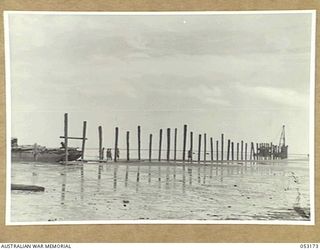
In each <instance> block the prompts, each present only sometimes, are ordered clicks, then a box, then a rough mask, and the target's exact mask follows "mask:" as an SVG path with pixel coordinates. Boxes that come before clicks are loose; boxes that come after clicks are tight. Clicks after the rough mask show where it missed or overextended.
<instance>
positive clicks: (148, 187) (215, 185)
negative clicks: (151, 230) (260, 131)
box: [11, 161, 310, 223]
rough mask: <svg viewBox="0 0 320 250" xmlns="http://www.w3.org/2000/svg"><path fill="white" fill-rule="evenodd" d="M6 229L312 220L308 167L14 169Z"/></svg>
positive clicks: (20, 166)
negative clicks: (32, 188) (22, 187)
mask: <svg viewBox="0 0 320 250" xmlns="http://www.w3.org/2000/svg"><path fill="white" fill-rule="evenodd" d="M12 183H14V184H28V185H39V186H43V187H45V191H44V192H37V193H34V192H27V191H11V222H45V223H50V222H51V221H68V222H72V221H87V220H90V221H92V220H140V221H141V220H142V221H143V220H145V221H148V220H159V222H160V223H161V220H219V221H220V220H257V221H260V220H261V221H264V220H265V221H308V220H310V200H309V169H308V161H296V162H295V161H290V162H285V161H284V162H283V163H282V162H281V163H279V162H277V163H274V164H273V163H267V164H266V163H265V164H251V163H248V164H247V165H239V166H236V165H232V166H231V165H224V166H221V165H220V166H219V165H207V166H206V165H192V166H191V165H185V166H183V165H177V166H175V165H174V164H170V165H165V164H161V165H157V164H150V165H148V164H142V165H138V163H137V164H128V165H126V164H125V163H119V164H106V163H104V164H100V165H98V164H84V165H73V166H63V165H53V164H39V163H37V164H35V163H13V164H12Z"/></svg>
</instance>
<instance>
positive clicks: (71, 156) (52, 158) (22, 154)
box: [11, 148, 82, 162]
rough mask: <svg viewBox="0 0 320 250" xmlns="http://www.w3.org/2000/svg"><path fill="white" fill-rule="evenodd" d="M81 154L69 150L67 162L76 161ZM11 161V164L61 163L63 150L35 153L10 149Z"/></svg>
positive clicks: (31, 150) (63, 154)
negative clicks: (22, 162)
mask: <svg viewBox="0 0 320 250" xmlns="http://www.w3.org/2000/svg"><path fill="white" fill-rule="evenodd" d="M81 154H82V152H81V151H80V150H77V149H72V148H70V149H69V150H68V161H76V160H78V159H79V158H80V157H81ZM11 160H12V161H13V162H17V161H20V162H21V161H27V162H61V161H64V160H65V150H64V149H44V150H42V151H40V152H35V150H34V149H22V148H12V150H11Z"/></svg>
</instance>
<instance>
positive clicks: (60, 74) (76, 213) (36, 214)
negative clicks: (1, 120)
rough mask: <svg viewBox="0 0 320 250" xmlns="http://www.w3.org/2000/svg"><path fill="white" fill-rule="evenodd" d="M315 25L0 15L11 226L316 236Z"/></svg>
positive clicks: (296, 15)
mask: <svg viewBox="0 0 320 250" xmlns="http://www.w3.org/2000/svg"><path fill="white" fill-rule="evenodd" d="M315 16H316V12H315V11H313V10H303V11H293V10H291V11H221V12H219V11H216V12H213V11H202V12H200V11H199V12H177V11H176V12H58V11H56V12H53V11H52V12H50V11H5V12H4V25H5V26H4V31H5V71H6V72H5V73H6V117H7V118H6V131H7V133H6V143H7V169H6V174H7V177H6V183H7V195H6V224H7V225H50V224H128V223H129V224H130V223H133V224H141V223H142V224H148V223H150V224H292V225H314V219H315V215H314V185H315V183H314V111H315V108H314V95H315Z"/></svg>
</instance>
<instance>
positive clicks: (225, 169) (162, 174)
mask: <svg viewBox="0 0 320 250" xmlns="http://www.w3.org/2000/svg"><path fill="white" fill-rule="evenodd" d="M94 167H95V166H94V165H86V166H82V165H81V166H79V168H78V169H79V170H78V171H79V172H80V176H79V172H78V171H77V173H78V176H79V177H78V179H74V178H73V176H70V177H69V181H70V182H74V183H76V182H77V180H79V182H80V194H79V196H80V199H81V200H82V201H83V200H84V193H85V191H87V192H89V191H90V186H88V184H86V181H87V180H88V178H89V180H91V181H92V179H90V173H92V168H94ZM97 167H98V168H97V172H96V173H97V175H96V177H95V178H96V187H97V189H96V190H94V193H95V194H97V193H100V192H102V191H103V192H107V191H108V189H109V190H110V184H113V185H112V191H113V192H120V193H127V192H128V191H124V189H131V188H132V189H131V190H135V191H136V192H141V190H143V188H145V187H148V188H157V189H161V188H162V187H165V190H167V191H166V192H171V190H172V191H173V190H177V191H178V192H182V193H185V192H188V191H192V190H194V188H197V187H200V186H206V187H209V188H210V187H213V186H214V185H217V183H223V182H224V181H225V180H226V179H227V178H228V181H230V180H231V179H230V178H237V176H241V175H246V174H247V175H275V171H276V174H277V175H285V173H284V170H283V168H278V167H276V166H272V165H271V166H270V165H268V166H264V165H249V166H247V165H224V166H223V165H219V164H212V165H194V166H190V165H173V166H170V165H167V166H161V165H158V166H155V165H141V166H134V165H125V166H124V165H110V166H107V168H106V170H105V171H104V166H103V165H98V166H97ZM85 168H86V169H85ZM88 168H91V169H88ZM87 171H88V173H87ZM67 172H68V174H69V175H72V174H73V172H72V171H71V172H70V169H68V167H64V168H63V169H62V170H61V171H60V176H61V197H60V203H61V205H64V204H65V201H66V194H67V184H68V182H67ZM129 172H131V174H129ZM85 173H86V175H88V176H87V178H85ZM37 178H38V176H37V175H34V174H32V180H33V181H34V182H36V179H37ZM89 183H90V182H89ZM119 184H122V185H119ZM78 185H79V184H77V186H78ZM86 185H87V186H86ZM85 187H87V188H85ZM70 189H72V187H71V186H70ZM85 189H87V190H85ZM78 190H79V189H78ZM179 190H180V191H179ZM92 191H93V190H92ZM71 194H72V193H71Z"/></svg>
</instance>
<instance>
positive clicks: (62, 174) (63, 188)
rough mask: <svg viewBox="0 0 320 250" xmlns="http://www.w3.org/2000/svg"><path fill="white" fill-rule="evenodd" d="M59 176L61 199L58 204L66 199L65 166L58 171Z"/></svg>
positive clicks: (62, 203)
mask: <svg viewBox="0 0 320 250" xmlns="http://www.w3.org/2000/svg"><path fill="white" fill-rule="evenodd" d="M60 176H61V177H62V178H61V199H60V204H61V205H64V203H65V199H66V184H67V171H66V167H64V168H63V170H62V171H61V172H60Z"/></svg>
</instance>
